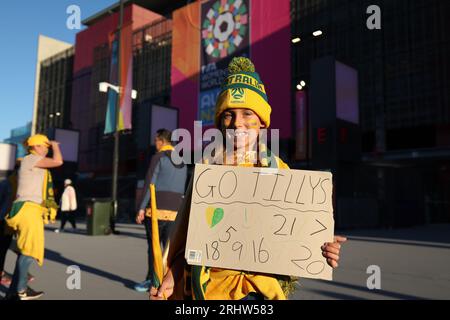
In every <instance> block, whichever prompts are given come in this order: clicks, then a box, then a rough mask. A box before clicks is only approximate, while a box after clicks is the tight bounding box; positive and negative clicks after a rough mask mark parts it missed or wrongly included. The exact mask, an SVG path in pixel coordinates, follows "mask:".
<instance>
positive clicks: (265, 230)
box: [185, 164, 334, 280]
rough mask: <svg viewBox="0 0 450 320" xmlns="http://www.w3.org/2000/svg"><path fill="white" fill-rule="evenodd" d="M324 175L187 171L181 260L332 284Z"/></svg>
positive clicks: (328, 189)
mask: <svg viewBox="0 0 450 320" xmlns="http://www.w3.org/2000/svg"><path fill="white" fill-rule="evenodd" d="M332 190H333V184H332V175H331V173H329V172H316V171H302V170H280V169H273V168H244V167H230V166H214V165H202V164H198V165H196V166H195V174H194V181H193V185H192V202H191V212H190V218H189V229H188V238H187V244H186V252H185V258H186V260H187V262H188V263H189V264H191V265H204V266H209V267H218V268H224V269H232V270H243V271H253V272H261V273H270V274H282V275H291V276H299V277H306V278H315V279H325V280H331V279H332V268H331V267H329V266H328V264H327V263H326V259H325V258H324V257H323V256H322V250H321V248H320V247H321V246H322V245H323V244H324V243H325V242H332V241H333V234H334V219H333V206H332Z"/></svg>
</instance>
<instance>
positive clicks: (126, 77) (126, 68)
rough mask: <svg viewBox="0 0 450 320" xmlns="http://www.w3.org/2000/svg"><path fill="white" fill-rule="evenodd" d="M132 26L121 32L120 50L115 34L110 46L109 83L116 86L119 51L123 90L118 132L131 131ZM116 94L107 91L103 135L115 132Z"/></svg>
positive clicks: (112, 91) (125, 27)
mask: <svg viewBox="0 0 450 320" xmlns="http://www.w3.org/2000/svg"><path fill="white" fill-rule="evenodd" d="M132 31H133V30H132V24H128V25H127V26H124V27H123V28H122V30H121V33H120V34H121V36H120V48H119V42H118V41H117V40H118V39H117V34H115V35H114V40H113V42H112V44H111V68H110V78H109V82H110V83H111V84H114V85H117V82H118V78H119V77H118V65H119V63H118V62H119V61H118V52H119V50H120V60H121V61H120V85H121V87H122V88H123V94H122V95H121V97H120V101H119V109H120V112H119V119H118V123H117V129H118V130H119V131H122V130H125V129H131V112H132V111H131V108H132V99H131V91H132V89H133V88H132V86H133V55H132V48H131V46H132V45H131V40H132ZM117 97H118V94H117V92H116V91H114V90H112V89H109V90H108V105H107V109H106V120H105V134H109V133H113V132H115V131H116V127H115V125H116V112H115V110H116V105H117Z"/></svg>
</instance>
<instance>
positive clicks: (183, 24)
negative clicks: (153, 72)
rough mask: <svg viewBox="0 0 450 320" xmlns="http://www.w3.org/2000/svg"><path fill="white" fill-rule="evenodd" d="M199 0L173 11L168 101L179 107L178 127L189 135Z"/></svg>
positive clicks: (197, 63)
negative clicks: (169, 93) (170, 87)
mask: <svg viewBox="0 0 450 320" xmlns="http://www.w3.org/2000/svg"><path fill="white" fill-rule="evenodd" d="M199 29H200V2H198V1H196V2H193V3H191V4H189V5H187V6H185V7H182V8H180V9H178V10H175V11H174V12H173V14H172V69H171V85H172V90H171V96H170V100H171V104H172V105H173V106H174V107H176V108H178V109H179V110H180V114H179V127H180V128H184V129H188V130H189V131H190V132H191V133H192V134H193V132H194V131H193V130H194V121H195V120H196V117H197V105H198V92H199V89H198V88H199V81H198V75H199V72H200V33H199V31H198V30H199Z"/></svg>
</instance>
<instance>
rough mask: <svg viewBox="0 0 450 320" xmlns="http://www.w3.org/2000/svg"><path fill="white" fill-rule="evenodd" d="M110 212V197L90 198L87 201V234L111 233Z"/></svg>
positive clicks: (100, 234)
mask: <svg viewBox="0 0 450 320" xmlns="http://www.w3.org/2000/svg"><path fill="white" fill-rule="evenodd" d="M111 214H112V202H111V200H110V199H91V200H89V201H87V205H86V218H87V223H86V224H87V234H88V235H90V236H104V235H108V234H111V225H110V223H111V222H110V218H111Z"/></svg>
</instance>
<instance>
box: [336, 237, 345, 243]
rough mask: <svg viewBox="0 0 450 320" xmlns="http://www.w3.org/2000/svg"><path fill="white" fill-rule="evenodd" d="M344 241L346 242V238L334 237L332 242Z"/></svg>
mask: <svg viewBox="0 0 450 320" xmlns="http://www.w3.org/2000/svg"><path fill="white" fill-rule="evenodd" d="M345 241H347V238H346V237H343V236H335V237H334V242H338V243H344V242H345Z"/></svg>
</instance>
